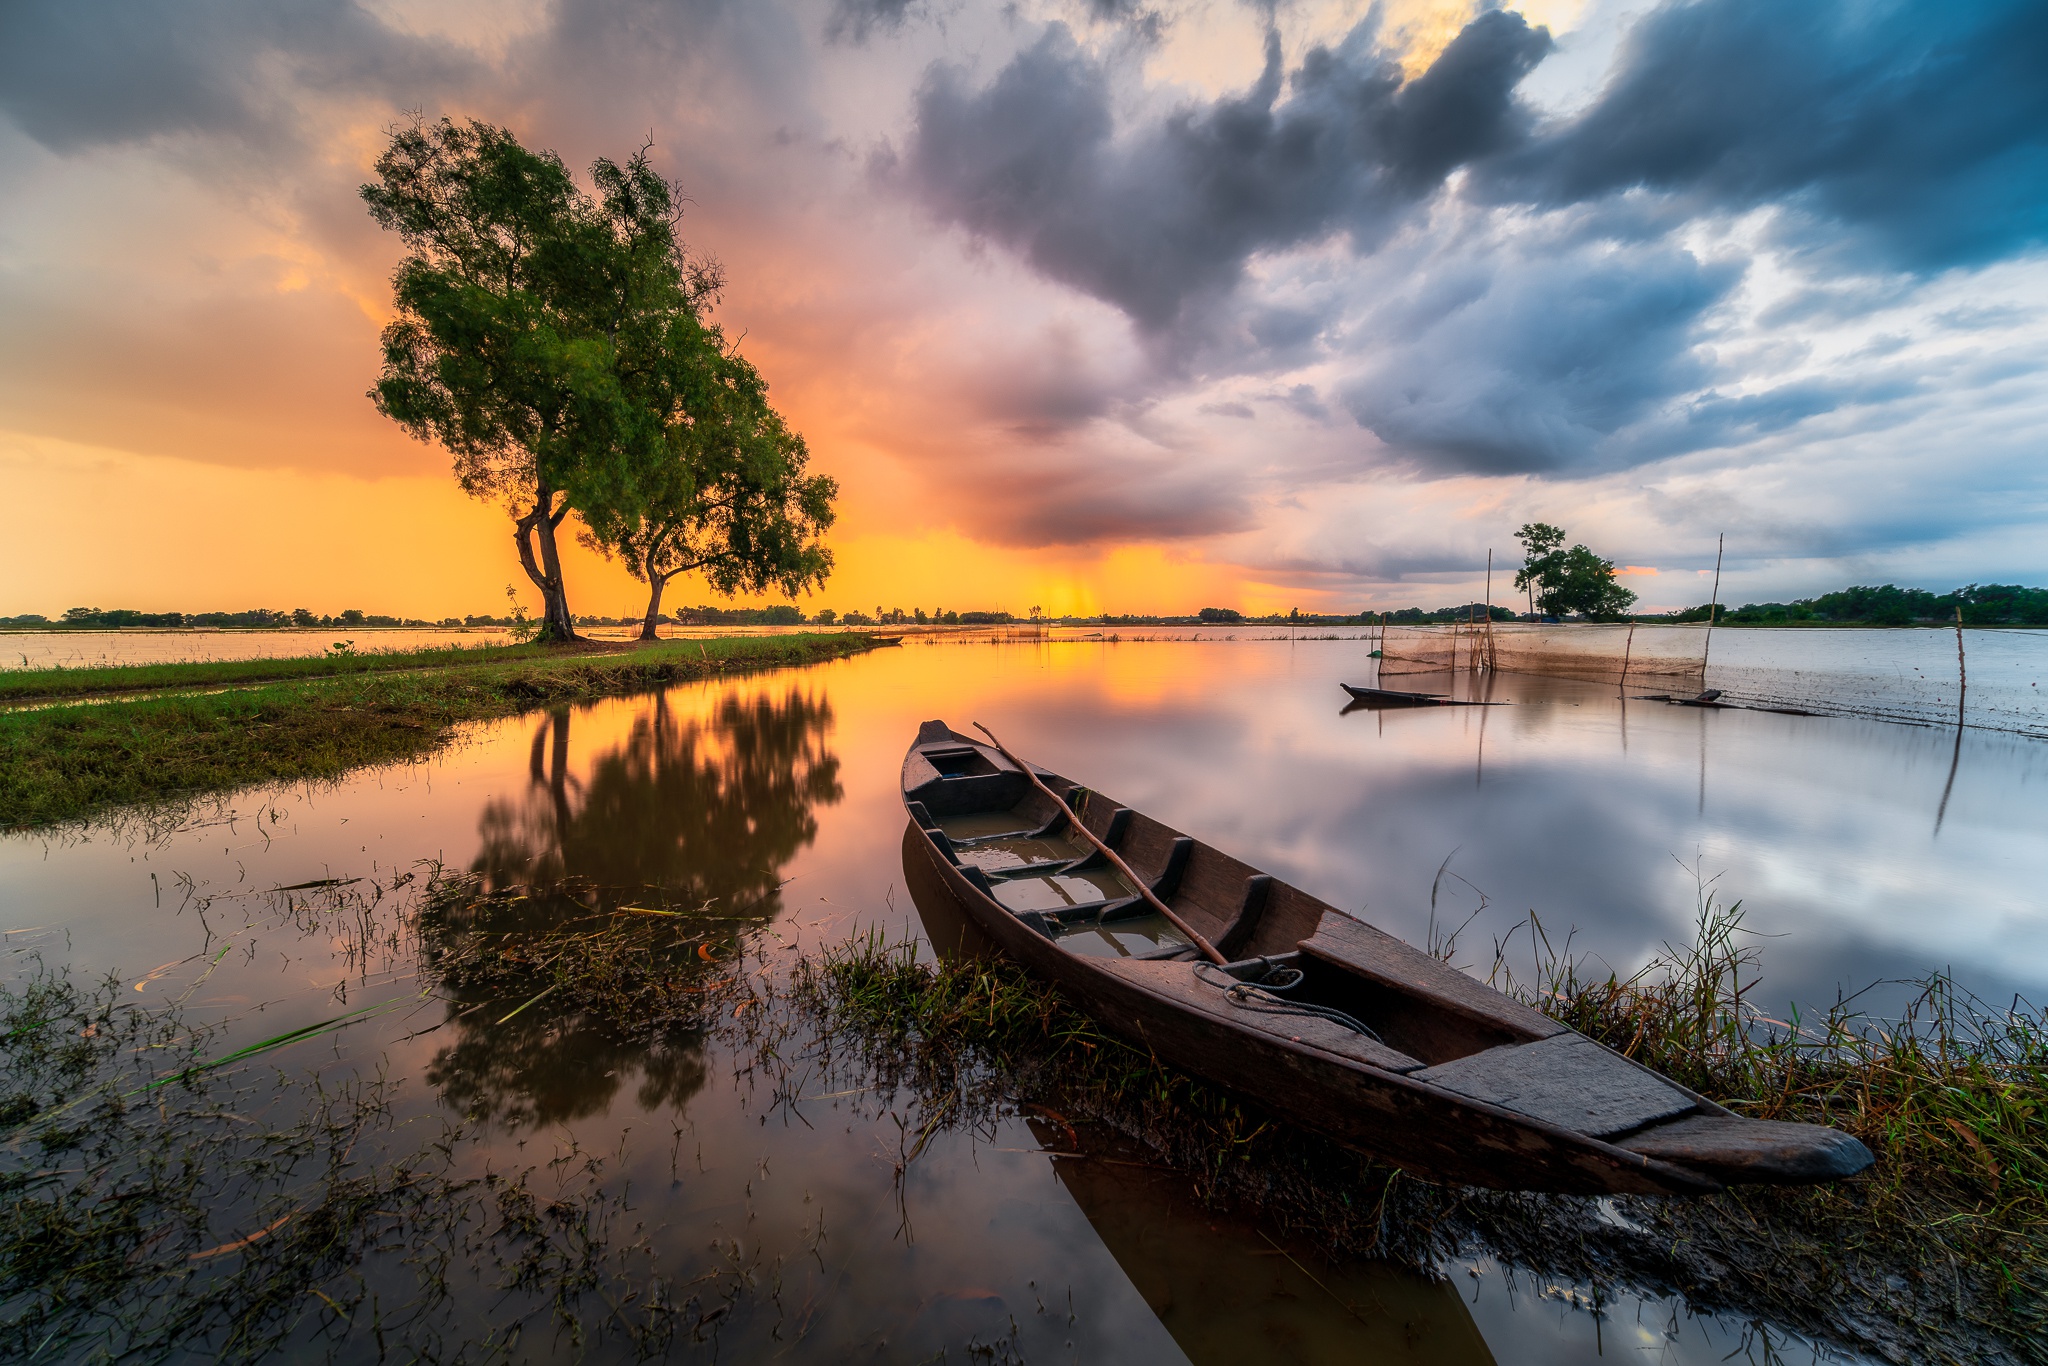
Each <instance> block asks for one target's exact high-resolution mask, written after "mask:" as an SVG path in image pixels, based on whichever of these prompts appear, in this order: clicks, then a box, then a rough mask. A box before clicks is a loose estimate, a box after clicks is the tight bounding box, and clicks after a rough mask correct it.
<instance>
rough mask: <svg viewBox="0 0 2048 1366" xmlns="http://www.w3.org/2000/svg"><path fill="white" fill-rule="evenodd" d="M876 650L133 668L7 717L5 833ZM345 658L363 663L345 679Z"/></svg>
mask: <svg viewBox="0 0 2048 1366" xmlns="http://www.w3.org/2000/svg"><path fill="white" fill-rule="evenodd" d="M868 648H869V642H868V640H867V639H866V637H864V636H859V635H850V634H830V635H809V634H806V635H787V636H747V637H734V638H727V639H721V640H702V641H698V640H688V641H665V642H662V643H661V644H658V645H652V646H647V647H643V648H639V649H623V650H622V649H617V648H606V649H601V650H597V651H590V650H582V649H571V650H554V649H547V648H543V647H536V646H528V647H520V646H515V647H509V648H493V649H488V650H477V651H468V650H464V651H442V652H434V655H435V656H436V657H435V658H431V659H430V658H428V657H427V656H424V655H372V656H362V657H357V658H356V659H349V660H343V661H334V660H324V659H323V660H249V661H241V662H238V663H231V664H230V663H222V664H183V665H151V666H144V667H142V668H139V669H137V670H135V671H134V673H135V674H136V675H144V676H147V678H149V679H151V680H156V681H153V682H150V683H148V684H147V685H145V686H144V687H127V686H120V685H118V684H117V685H116V686H114V687H112V688H108V687H104V686H103V687H99V688H94V689H90V691H98V692H115V693H119V694H121V696H119V697H117V698H116V699H115V700H111V701H102V702H84V701H72V702H69V703H64V702H59V703H58V704H56V705H47V706H40V707H24V708H21V709H17V710H13V711H4V712H0V829H11V830H19V829H28V828H33V827H37V826H47V825H53V824H60V823H63V822H66V821H75V820H80V819H84V818H87V817H90V816H93V815H96V814H98V813H101V812H104V811H107V810H109V809H112V808H115V807H123V806H133V805H137V804H144V803H162V802H167V801H178V800H181V799H188V798H191V797H195V796H198V795H202V794H205V793H210V792H220V791H225V790H227V789H230V788H234V787H241V786H246V785H248V784H251V783H261V782H278V781H292V780H300V779H320V778H331V777H335V776H337V775H339V774H341V773H344V772H346V771H347V770H349V769H351V768H354V767H357V766H359V765H362V764H370V763H383V762H389V761H392V760H397V759H407V758H413V757H416V756H418V755H421V754H424V753H426V752H428V751H429V750H431V749H433V748H434V747H436V746H437V745H439V744H441V743H442V742H443V741H444V740H445V739H446V738H447V736H448V734H449V731H450V729H451V728H452V727H454V726H456V725H458V724H459V723H461V722H464V721H474V720H479V719H483V718H487V717H493V716H505V715H509V714H512V713H515V712H520V711H525V710H529V709H531V708H534V707H538V706H545V705H549V704H552V703H560V702H573V701H580V700H585V699H589V698H596V697H605V696H611V695H615V694H620V693H628V692H635V691H639V690H642V689H646V688H655V687H661V686H665V685H668V684H673V683H680V682H686V681H689V680H691V679H698V678H707V677H713V676H718V675H722V674H732V673H741V672H746V671H750V670H757V669H771V668H781V667H786V666H790V665H799V664H811V663H816V662H819V661H821V660H826V659H835V658H839V657H841V656H844V655H849V654H856V653H859V652H861V651H864V650H866V649H868ZM439 656H448V657H446V658H440V657H439ZM423 661H425V662H423ZM337 662H340V663H344V664H348V665H351V666H355V665H360V666H361V667H351V668H349V669H347V670H345V671H341V672H337V671H336V670H335V668H334V665H335V664H336V663H337ZM318 666H325V667H324V668H320V667H318ZM265 670H270V671H272V673H271V674H270V676H268V677H266V676H265ZM238 671H239V672H238ZM278 671H282V673H281V674H280V673H279V672H278ZM295 671H296V672H295ZM52 672H61V673H67V674H70V673H75V674H88V673H90V674H96V675H97V674H115V675H126V674H127V673H128V671H126V670H71V671H44V672H41V673H39V674H37V675H26V674H25V675H20V676H19V677H20V678H22V679H40V680H43V681H44V685H45V686H47V683H48V680H50V678H51V673H52ZM309 673H312V674H314V675H315V676H307V675H308V674H309ZM0 677H8V678H10V679H12V678H13V677H15V676H0ZM27 696H30V694H23V693H17V694H15V695H14V698H13V699H12V700H17V701H19V700H24V698H25V697H27Z"/></svg>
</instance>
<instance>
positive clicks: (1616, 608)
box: [1515, 522, 1636, 620]
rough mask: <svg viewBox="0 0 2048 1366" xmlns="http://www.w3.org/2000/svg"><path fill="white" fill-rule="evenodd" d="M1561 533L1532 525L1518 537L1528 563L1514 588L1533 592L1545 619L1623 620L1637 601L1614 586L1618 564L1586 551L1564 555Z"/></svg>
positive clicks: (1581, 548) (1559, 529) (1540, 524)
mask: <svg viewBox="0 0 2048 1366" xmlns="http://www.w3.org/2000/svg"><path fill="white" fill-rule="evenodd" d="M1564 538H1565V533H1564V529H1563V528H1562V527H1555V526H1551V525H1550V524H1549V523H1547V522H1530V523H1528V524H1527V525H1525V526H1524V527H1522V529H1521V530H1520V531H1517V532H1516V533H1515V539H1516V540H1518V541H1520V542H1521V543H1522V548H1523V552H1524V553H1523V563H1522V568H1521V571H1520V572H1519V573H1517V574H1516V575H1515V587H1517V588H1527V589H1531V590H1533V592H1534V595H1535V599H1536V608H1537V610H1538V611H1539V612H1541V613H1542V614H1543V615H1545V616H1554V617H1565V616H1572V615H1575V614H1576V615H1583V616H1588V617H1592V618H1595V619H1596V620H1597V619H1606V618H1613V617H1619V616H1621V615H1623V614H1624V613H1626V612H1627V611H1628V609H1629V608H1630V606H1632V605H1633V604H1634V603H1635V600H1636V595H1635V594H1634V593H1632V592H1631V591H1629V590H1628V589H1626V588H1623V587H1622V586H1621V585H1620V584H1619V583H1617V582H1616V581H1615V571H1614V562H1613V561H1612V560H1603V559H1601V558H1600V557H1599V556H1598V555H1595V554H1594V553H1593V552H1592V551H1590V550H1588V549H1587V548H1586V547H1585V546H1583V545H1575V546H1573V547H1572V548H1571V549H1569V550H1566V549H1564Z"/></svg>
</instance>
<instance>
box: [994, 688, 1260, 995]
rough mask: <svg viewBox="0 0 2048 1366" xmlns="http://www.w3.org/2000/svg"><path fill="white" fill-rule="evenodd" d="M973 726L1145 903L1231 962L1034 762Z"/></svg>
mask: <svg viewBox="0 0 2048 1366" xmlns="http://www.w3.org/2000/svg"><path fill="white" fill-rule="evenodd" d="M974 728H975V729H976V730H978V731H980V732H981V733H982V734H983V735H986V736H987V737H988V742H989V743H990V744H992V745H994V746H995V747H996V748H997V749H999V750H1001V751H1002V755H1003V757H1004V758H1005V759H1008V760H1009V761H1010V762H1011V763H1013V764H1015V765H1016V766H1017V768H1018V770H1019V771H1020V772H1021V773H1023V775H1024V776H1025V777H1027V778H1029V779H1030V780H1031V785H1032V786H1033V787H1036V788H1037V789H1038V790H1039V791H1040V792H1043V793H1044V794H1045V795H1046V796H1048V797H1050V798H1052V799H1053V801H1055V802H1058V803H1059V807H1060V809H1061V810H1062V811H1066V812H1067V814H1068V817H1069V824H1071V825H1072V826H1073V827H1074V828H1075V829H1076V830H1078V831H1080V832H1081V835H1082V837H1083V838H1084V839H1086V840H1087V841H1088V842H1089V843H1090V844H1092V845H1094V846H1095V847H1096V848H1097V849H1099V850H1101V851H1102V856H1103V857H1104V858H1106V859H1108V860H1109V862H1110V866H1111V867H1113V868H1115V869H1116V870H1117V871H1118V872H1119V873H1122V874H1123V875H1124V878H1125V880H1126V881H1128V882H1129V883H1130V884H1131V885H1132V886H1133V887H1135V888H1137V889H1138V895H1139V896H1141V897H1143V898H1144V899H1145V901H1146V903H1147V904H1148V905H1150V906H1151V907H1152V909H1153V910H1155V911H1157V912H1159V914H1161V915H1163V916H1165V917H1166V918H1167V920H1168V921H1170V922H1171V923H1172V925H1173V927H1174V928H1175V929H1177V930H1179V931H1180V932H1181V933H1182V934H1184V935H1186V936H1187V937H1188V938H1189V939H1190V940H1192V941H1193V942H1194V945H1195V947H1196V948H1198V949H1200V950H1201V951H1202V952H1203V954H1205V955H1206V956H1207V957H1208V958H1209V960H1210V961H1211V962H1213V963H1222V964H1227V963H1228V962H1229V961H1230V960H1229V959H1227V958H1225V957H1224V956H1223V955H1222V954H1221V953H1218V952H1217V951H1216V946H1215V945H1214V944H1211V943H1210V942H1209V941H1208V940H1207V939H1206V938H1204V937H1203V936H1202V932H1201V931H1200V930H1198V929H1196V928H1195V927H1194V926H1193V925H1190V924H1188V922H1187V921H1185V920H1182V919H1181V918H1180V917H1179V916H1178V915H1176V914H1175V913H1174V910H1173V908H1172V907H1171V906H1169V905H1167V904H1166V903H1165V902H1164V901H1161V900H1160V899H1159V898H1158V897H1156V896H1154V895H1153V894H1152V889H1151V888H1150V887H1149V886H1147V885H1146V884H1145V879H1143V878H1141V877H1139V876H1138V875H1137V874H1136V873H1135V872H1133V871H1131V865H1130V864H1128V863H1125V862H1124V861H1123V859H1121V858H1120V857H1118V856H1117V852H1116V850H1114V849H1112V848H1110V847H1109V846H1108V845H1106V844H1104V843H1103V842H1102V841H1101V840H1099V839H1097V838H1096V837H1095V832H1094V831H1093V830H1090V829H1089V828H1088V827H1087V826H1086V825H1084V824H1082V822H1081V815H1080V813H1079V812H1077V811H1072V810H1069V808H1068V807H1067V804H1066V803H1065V802H1063V801H1060V796H1059V794H1058V793H1057V792H1054V791H1053V790H1052V789H1051V788H1049V787H1047V786H1046V785H1045V783H1044V782H1043V781H1041V780H1040V778H1039V776H1038V774H1037V773H1035V772H1033V771H1032V768H1031V765H1029V764H1027V763H1025V762H1024V761H1023V760H1022V759H1019V758H1018V757H1017V756H1016V755H1014V754H1012V753H1011V752H1010V751H1009V749H1008V748H1007V747H1006V746H1005V745H1004V744H1003V742H1002V741H1001V740H998V739H996V733H995V732H994V731H992V730H990V729H989V728H988V727H987V726H984V725H983V724H981V722H979V721H976V722H975V723H974Z"/></svg>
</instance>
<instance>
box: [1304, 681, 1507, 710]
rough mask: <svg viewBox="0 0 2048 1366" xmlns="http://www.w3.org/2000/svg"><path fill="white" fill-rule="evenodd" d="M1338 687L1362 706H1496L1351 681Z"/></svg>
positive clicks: (1492, 703) (1496, 703)
mask: <svg viewBox="0 0 2048 1366" xmlns="http://www.w3.org/2000/svg"><path fill="white" fill-rule="evenodd" d="M1337 686H1338V687H1340V688H1342V689H1343V690H1344V691H1345V692H1347V693H1349V694H1351V700H1352V701H1353V702H1356V703H1358V704H1359V705H1360V706H1362V707H1497V706H1499V705H1500V703H1498V702H1467V701H1465V700H1463V699H1462V698H1456V697H1445V696H1443V695H1442V694H1441V693H1433V692H1397V691H1395V690H1394V689H1392V688H1361V687H1358V686H1356V685H1355V684H1351V683H1339V684H1338V685H1337Z"/></svg>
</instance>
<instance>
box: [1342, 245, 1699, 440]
mask: <svg viewBox="0 0 2048 1366" xmlns="http://www.w3.org/2000/svg"><path fill="white" fill-rule="evenodd" d="M1528 245H1529V246H1530V247H1533V248H1534V250H1524V251H1515V252H1503V253H1500V254H1498V255H1496V256H1495V257H1494V258H1492V259H1490V260H1489V259H1487V258H1484V257H1478V256H1471V257H1468V258H1467V259H1464V260H1461V261H1452V262H1435V263H1432V268H1431V269H1428V270H1426V271H1424V272H1423V273H1422V274H1421V275H1420V276H1419V278H1418V279H1417V280H1416V281H1415V282H1414V283H1413V284H1412V285H1411V286H1410V287H1409V288H1408V289H1407V290H1405V291H1403V292H1402V293H1399V294H1396V295H1394V296H1393V297H1391V298H1388V299H1387V300H1385V301H1384V302H1383V303H1381V304H1380V306H1379V307H1378V308H1377V309H1375V310H1374V311H1373V312H1372V314H1371V315H1369V317H1368V319H1367V321H1366V323H1365V324H1364V326H1363V327H1362V328H1361V329H1360V332H1361V334H1362V335H1367V336H1370V338H1371V341H1372V349H1371V352H1370V355H1369V357H1368V359H1367V360H1366V361H1365V362H1364V365H1363V367H1362V369H1361V370H1360V371H1359V372H1358V373H1357V375H1356V376H1355V377H1354V378H1353V379H1352V380H1351V381H1350V382H1349V383H1348V384H1347V385H1346V386H1345V388H1344V392H1343V395H1342V398H1343V402H1344V405H1345V407H1347V408H1348V409H1349V410H1350V412H1351V414H1352V416H1353V417H1355V418H1356V419H1357V420H1358V423H1359V425H1360V426H1363V427H1367V428H1369V429H1371V431H1372V432H1373V434H1374V435H1376V436H1378V437H1379V438H1380V440H1382V441H1384V442H1386V443H1387V445H1388V446H1389V447H1391V448H1392V449H1393V450H1394V451H1395V452H1396V453H1397V454H1399V455H1400V456H1402V457H1404V458H1406V459H1407V460H1409V461H1411V462H1413V463H1414V464H1415V465H1417V466H1418V467H1420V468H1422V469H1424V470H1427V471H1430V472H1434V473H1454V472H1470V473H1481V474H1508V473H1519V472H1528V471H1539V472H1545V473H1559V474H1566V473H1576V472H1585V471H1589V470H1594V469H1601V468H1613V467H1616V466H1620V465H1627V464H1633V463H1637V462H1639V461H1640V460H1642V459H1644V458H1647V454H1648V453H1647V452H1645V451H1643V450H1641V449H1639V448H1637V447H1635V446H1633V445H1631V444H1630V443H1628V442H1626V441H1623V440H1619V439H1618V438H1620V437H1621V436H1622V435H1623V434H1624V433H1625V432H1626V431H1627V430H1628V429H1629V428H1631V427H1633V426H1635V425H1636V424H1638V423H1641V422H1644V421H1646V420H1648V419H1649V418H1651V417H1653V416H1654V415H1655V414H1656V413H1657V412H1658V410H1659V409H1660V407H1661V406H1662V405H1664V404H1666V403H1667V402H1669V401H1670V400H1671V398H1672V396H1673V395H1677V394H1685V393H1689V392H1692V391H1695V390H1697V389H1698V388H1699V387H1700V386H1701V384H1702V383H1704V382H1705V381H1706V380H1707V379H1708V378H1709V373H1708V371H1707V368H1706V364H1705V362H1704V360H1703V359H1702V358H1701V356H1700V355H1699V353H1698V351H1697V349H1696V346H1695V341H1696V328H1697V323H1698V319H1699V316H1700V314H1701V313H1702V312H1703V311H1704V310H1706V309H1707V308H1709V307H1710V306H1712V305H1713V304H1714V303H1715V302H1716V301H1718V300H1719V299H1721V298H1722V297H1723V296H1724V295H1725V294H1726V293H1727V291H1728V289H1729V288H1730V287H1731V286H1732V285H1733V284H1734V283H1735V281H1736V279H1737V278H1738V272H1737V271H1736V270H1735V269H1734V268H1733V267H1730V266H1725V265H1722V266H1716V265H1711V264H1707V263H1703V262H1701V261H1699V260H1698V259H1697V258H1695V257H1694V256H1693V255H1692V254H1691V253H1689V252H1686V251H1682V250H1678V249H1676V248H1672V247H1667V246H1664V245H1661V244H1636V245H1631V246H1624V245H1617V244H1612V243H1606V244H1595V245H1593V246H1591V247H1581V248H1577V249H1574V248H1573V247H1572V246H1571V245H1570V244H1569V243H1560V242H1557V241H1554V240H1553V241H1544V242H1538V243H1531V244H1528ZM1656 453H1657V454H1663V453H1665V452H1663V451H1661V450H1659V451H1657V452H1656Z"/></svg>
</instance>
